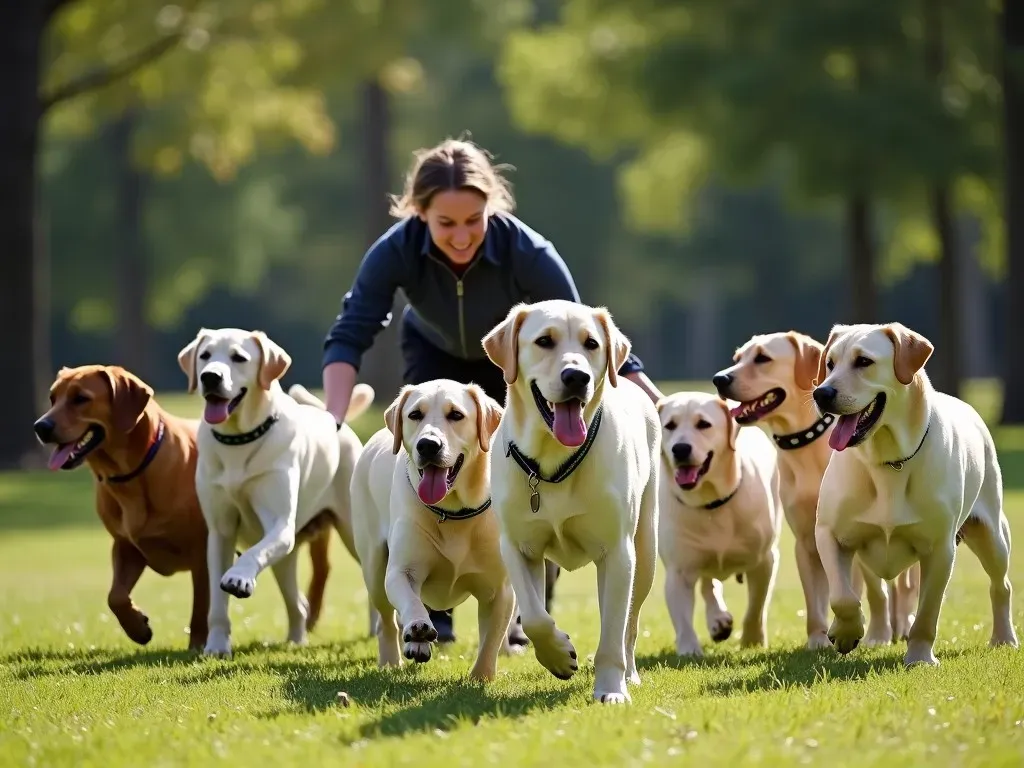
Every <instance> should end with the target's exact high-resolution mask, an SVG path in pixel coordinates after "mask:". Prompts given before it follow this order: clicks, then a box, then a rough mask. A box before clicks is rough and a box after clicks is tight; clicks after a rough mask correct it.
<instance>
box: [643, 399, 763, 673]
mask: <svg viewBox="0 0 1024 768" xmlns="http://www.w3.org/2000/svg"><path fill="white" fill-rule="evenodd" d="M657 407H658V413H659V415H660V417H661V426H662V430H663V431H662V439H661V468H662V475H661V479H660V481H659V495H660V498H661V500H660V502H659V504H658V509H659V513H660V520H661V522H660V524H659V531H658V551H659V552H660V554H661V560H662V562H663V563H664V564H665V602H666V603H667V604H668V612H669V616H671V617H672V626H673V627H674V628H675V631H676V653H678V654H679V655H680V656H703V655H704V652H703V651H702V650H701V646H700V641H699V640H698V639H697V633H696V632H694V630H693V608H694V591H695V589H696V586H697V582H698V580H699V581H700V585H701V594H702V595H703V596H704V608H705V613H706V616H707V625H708V633H709V634H710V635H711V638H712V639H713V640H714V641H715V642H721V641H723V640H725V639H727V638H728V637H729V636H730V635H731V634H732V627H733V620H732V614H730V613H729V609H728V608H727V607H726V605H725V597H724V590H723V588H722V581H721V580H722V579H727V578H729V577H730V576H733V575H736V574H743V575H744V576H745V580H746V584H747V594H748V600H747V612H746V615H745V616H744V617H743V634H742V636H741V638H740V644H741V645H742V646H744V647H750V646H765V645H767V644H768V605H769V603H770V602H771V597H772V592H773V590H774V588H775V577H776V574H777V573H778V567H779V534H780V532H781V530H782V515H783V512H782V499H781V497H780V495H779V468H778V459H777V457H776V455H775V448H774V447H773V446H772V443H771V440H769V439H768V437H767V435H765V434H764V433H763V432H762V431H761V430H759V429H741V428H740V427H739V426H738V425H737V424H736V423H735V422H734V421H733V419H732V416H731V415H730V413H729V406H728V404H727V403H726V402H725V401H724V400H721V399H719V398H718V397H716V396H715V395H709V394H706V393H703V392H676V393H675V394H672V395H668V396H666V397H663V398H662V399H661V400H659V401H658V406H657Z"/></svg>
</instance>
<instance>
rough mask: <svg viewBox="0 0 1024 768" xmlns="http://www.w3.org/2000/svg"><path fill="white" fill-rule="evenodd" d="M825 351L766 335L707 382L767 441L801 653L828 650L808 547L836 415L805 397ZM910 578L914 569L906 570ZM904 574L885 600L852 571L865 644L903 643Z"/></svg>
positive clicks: (818, 570)
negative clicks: (866, 612) (801, 631)
mask: <svg viewBox="0 0 1024 768" xmlns="http://www.w3.org/2000/svg"><path fill="white" fill-rule="evenodd" d="M823 349H824V345H822V344H821V343H820V342H819V341H817V340H816V339H813V338H811V337H810V336H807V335H805V334H802V333H797V332H795V331H788V332H786V333H769V334H762V335H757V336H754V337H752V338H751V339H749V340H748V341H747V342H746V343H745V344H743V345H742V346H741V347H740V348H739V349H737V350H736V353H735V355H734V356H733V365H732V366H730V367H729V368H725V369H724V370H721V371H719V372H718V373H716V374H715V376H714V377H713V378H712V380H711V381H712V383H713V384H714V385H715V388H716V389H717V390H718V394H719V395H720V396H721V397H723V398H726V399H728V400H738V401H739V405H737V406H736V407H735V408H733V410H732V415H733V418H735V420H736V423H738V424H740V425H741V426H746V425H752V424H756V425H759V426H761V427H763V428H764V429H765V430H766V431H767V432H768V433H769V434H770V435H771V437H772V440H773V441H774V443H775V447H776V449H777V450H778V455H779V470H780V472H781V473H782V504H783V507H784V508H785V514H786V521H787V523H788V524H789V528H790V530H791V531H792V532H793V536H794V538H795V539H796V542H795V550H796V564H797V572H798V573H799V576H800V586H801V587H802V588H803V593H804V604H805V607H806V612H807V647H808V648H812V649H817V648H827V647H830V646H831V643H830V642H829V639H828V580H827V579H826V578H825V571H824V569H823V568H822V566H821V559H820V558H819V557H818V547H817V544H815V541H814V519H815V514H816V510H817V508H818V492H819V491H820V489H821V478H822V475H824V474H825V467H826V466H828V462H829V458H830V457H831V456H832V448H831V447H830V446H829V444H828V438H829V435H830V434H831V432H832V428H833V424H834V422H835V419H836V417H835V416H834V415H833V414H831V413H826V414H824V415H821V414H819V413H818V412H817V410H816V409H815V407H814V401H813V400H812V398H811V392H812V390H813V389H814V377H815V376H816V375H817V373H818V365H819V363H820V361H821V353H822V350H823ZM913 570H914V574H916V568H915V569H913ZM914 574H910V573H908V574H904V575H903V576H901V577H900V578H899V579H897V581H896V582H895V584H894V585H893V586H894V588H893V589H892V590H889V593H888V594H887V590H886V586H885V582H884V581H883V580H882V579H880V578H878V577H877V576H875V575H874V574H873V573H871V572H870V571H866V572H865V569H864V567H863V564H860V566H859V567H858V568H857V569H856V570H855V571H854V579H856V583H855V589H856V590H857V592H858V594H859V593H860V591H861V584H863V586H865V587H866V588H867V599H868V605H869V607H870V614H871V620H870V623H869V625H868V631H867V636H866V637H865V640H864V643H865V645H869V646H872V645H884V644H887V643H889V642H891V641H892V638H893V636H894V635H895V636H896V637H899V638H903V639H906V637H907V633H908V632H909V630H910V623H911V622H912V621H913V609H912V607H911V606H912V603H913V600H914V597H913V595H912V594H907V593H908V590H909V591H911V592H912V591H913V589H914V587H915V586H916V582H914V581H909V580H908V577H909V576H912V575H914Z"/></svg>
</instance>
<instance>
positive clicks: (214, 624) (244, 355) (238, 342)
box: [178, 328, 373, 656]
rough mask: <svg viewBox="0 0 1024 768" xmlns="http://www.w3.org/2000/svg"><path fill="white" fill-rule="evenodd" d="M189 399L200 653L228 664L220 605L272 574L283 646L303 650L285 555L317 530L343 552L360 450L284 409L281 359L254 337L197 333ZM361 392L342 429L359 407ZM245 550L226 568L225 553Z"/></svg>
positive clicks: (289, 401) (310, 413) (311, 411)
mask: <svg viewBox="0 0 1024 768" xmlns="http://www.w3.org/2000/svg"><path fill="white" fill-rule="evenodd" d="M178 363H179V365H180V366H181V368H182V370H183V371H184V372H185V374H186V375H187V376H188V391H189V392H190V393H192V392H195V391H196V390H197V389H198V390H199V391H200V393H201V395H202V397H203V400H204V401H205V406H204V409H203V417H202V420H201V421H200V424H199V431H198V436H197V448H198V460H197V466H196V492H197V495H198V497H199V503H200V505H201V507H202V510H203V517H204V518H205V519H206V524H207V527H208V529H209V534H208V537H207V561H208V566H209V572H210V619H209V624H210V631H209V635H208V638H207V642H206V648H205V653H207V654H210V655H217V656H230V655H231V622H230V619H229V617H228V595H234V596H235V597H239V598H246V597H249V596H251V595H252V593H253V590H255V588H256V579H257V577H258V576H259V574H260V573H261V572H262V571H263V570H264V569H266V568H268V567H269V568H271V569H272V570H273V572H274V578H275V580H276V581H277V584H278V587H279V588H280V590H281V595H282V596H283V598H284V603H285V609H286V610H287V613H288V635H287V639H288V641H289V642H292V643H297V644H305V642H306V612H307V608H308V606H307V603H306V598H305V597H304V596H303V595H302V593H301V591H300V590H299V585H298V573H297V567H296V566H297V560H296V554H297V553H296V546H297V544H300V543H302V541H303V540H304V539H303V529H306V528H307V527H309V528H310V529H312V528H314V527H315V528H318V527H319V526H320V525H321V524H322V521H323V520H324V518H325V517H326V518H327V522H328V523H329V524H331V525H333V526H334V527H335V529H336V530H337V531H338V533H339V535H340V536H341V539H342V542H343V543H344V545H345V547H346V549H348V551H349V552H350V553H351V554H352V556H353V557H355V556H356V551H355V545H354V542H353V540H352V530H351V513H350V507H349V482H350V478H351V472H352V468H353V466H354V465H355V462H356V458H357V456H358V454H359V452H360V450H361V448H362V445H361V443H360V441H359V438H358V437H357V436H356V434H355V432H353V431H352V429H351V428H350V427H349V426H348V425H347V424H342V425H341V426H340V428H339V427H338V425H337V424H335V422H334V419H333V417H332V416H331V415H330V414H329V413H327V412H326V411H325V410H323V409H322V408H318V407H316V406H314V405H306V404H302V403H299V402H297V401H296V400H295V399H293V398H292V397H289V396H288V395H287V394H286V393H285V392H284V391H283V390H282V389H281V385H280V382H279V381H278V380H279V379H280V378H281V377H282V376H283V375H284V374H285V372H286V371H287V370H288V368H289V367H290V365H291V358H290V357H289V356H288V353H287V352H285V351H284V350H283V349H282V348H281V347H280V346H278V345H277V344H275V343H274V342H273V341H272V340H270V339H269V338H267V336H266V334H264V333H262V332H261V331H246V330H242V329H239V328H221V329H218V330H209V329H206V328H203V329H200V331H199V333H198V334H197V335H196V338H195V339H193V340H192V341H191V342H190V343H189V344H188V345H187V346H186V347H185V348H184V349H182V350H181V352H180V353H179V355H178ZM372 399H373V390H372V389H370V388H369V387H367V386H366V385H363V386H362V387H361V389H360V393H359V394H358V396H357V397H354V398H353V403H352V405H351V406H350V407H349V411H348V414H347V417H348V418H353V417H354V416H356V415H358V413H359V412H360V411H362V410H365V409H366V407H367V406H368V405H369V404H370V402H371V401H372ZM237 542H241V543H242V544H244V545H245V546H246V547H248V549H246V551H245V552H243V553H242V555H241V556H240V557H239V558H238V560H237V561H235V560H234V555H235V547H236V543H237Z"/></svg>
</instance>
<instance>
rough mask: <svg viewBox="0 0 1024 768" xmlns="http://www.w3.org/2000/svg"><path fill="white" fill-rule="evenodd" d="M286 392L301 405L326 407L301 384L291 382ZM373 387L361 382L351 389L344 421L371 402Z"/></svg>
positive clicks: (357, 414)
mask: <svg viewBox="0 0 1024 768" xmlns="http://www.w3.org/2000/svg"><path fill="white" fill-rule="evenodd" d="M288 394H289V395H291V398H292V400H294V401H295V402H297V403H302V404H303V405H312V406H314V407H316V408H322V409H326V408H327V406H326V405H325V404H324V401H323V400H321V399H320V398H319V397H317V396H316V395H314V394H313V393H312V392H310V391H309V390H308V389H306V388H305V387H304V386H302V385H301V384H292V385H291V386H290V387H289V388H288ZM374 394H375V393H374V391H373V387H371V386H370V385H369V384H364V383H362V382H360V383H358V384H356V385H355V387H354V388H353V389H352V399H351V400H349V403H348V411H347V412H346V413H345V421H352V419H355V418H358V417H359V416H360V415H362V414H363V413H364V412H365V411H366V409H367V408H369V407H370V405H371V404H372V403H373V396H374Z"/></svg>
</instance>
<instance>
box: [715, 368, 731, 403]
mask: <svg viewBox="0 0 1024 768" xmlns="http://www.w3.org/2000/svg"><path fill="white" fill-rule="evenodd" d="M711 383H712V384H714V385H715V389H717V390H718V394H719V395H721V396H722V397H725V392H726V390H727V389H729V385H730V384H732V374H731V373H716V374H715V375H714V376H713V377H712V379H711Z"/></svg>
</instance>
